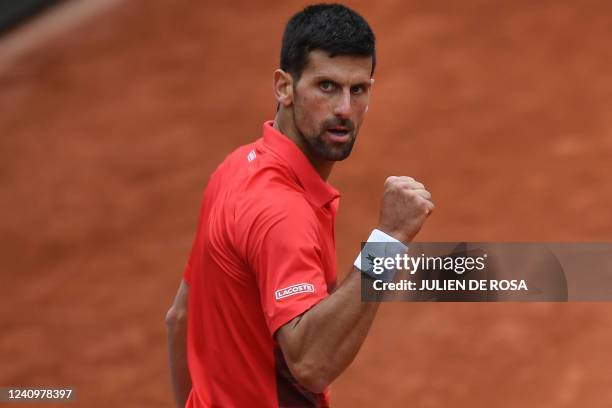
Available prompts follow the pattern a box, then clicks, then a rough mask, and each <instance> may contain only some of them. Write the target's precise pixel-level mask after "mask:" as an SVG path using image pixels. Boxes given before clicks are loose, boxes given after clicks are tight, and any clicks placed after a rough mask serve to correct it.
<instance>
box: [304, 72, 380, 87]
mask: <svg viewBox="0 0 612 408" xmlns="http://www.w3.org/2000/svg"><path fill="white" fill-rule="evenodd" d="M321 81H330V82H333V83H334V84H337V85H340V83H339V82H338V81H336V80H335V79H332V78H331V77H329V76H327V75H315V77H314V82H321ZM349 86H365V87H366V88H369V87H371V86H372V82H370V80H368V81H360V82H355V83H351V84H350V85H349Z"/></svg>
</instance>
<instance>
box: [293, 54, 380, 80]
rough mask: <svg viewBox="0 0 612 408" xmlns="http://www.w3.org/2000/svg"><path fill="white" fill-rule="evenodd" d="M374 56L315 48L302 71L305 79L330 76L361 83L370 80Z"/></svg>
mask: <svg viewBox="0 0 612 408" xmlns="http://www.w3.org/2000/svg"><path fill="white" fill-rule="evenodd" d="M371 73H372V57H368V56H366V57H362V56H353V55H336V56H334V57H330V56H329V53H327V52H326V51H322V50H314V51H311V52H310V53H309V54H308V64H307V65H306V67H305V68H304V71H303V72H302V78H304V79H316V78H328V79H332V80H335V81H337V82H340V83H343V82H346V83H361V82H368V81H369V80H370V74H371Z"/></svg>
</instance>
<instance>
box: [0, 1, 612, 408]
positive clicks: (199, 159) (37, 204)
mask: <svg viewBox="0 0 612 408" xmlns="http://www.w3.org/2000/svg"><path fill="white" fill-rule="evenodd" d="M13 3H15V2H14V1H13ZM346 4H347V5H349V6H351V7H353V8H355V9H356V10H357V11H359V12H360V13H362V14H363V15H364V16H365V17H366V19H368V21H369V22H370V23H371V25H372V27H373V29H374V31H375V33H376V35H377V39H378V61H379V65H378V66H377V69H376V73H375V78H376V84H375V88H374V93H373V96H372V101H371V104H370V110H369V113H368V117H367V119H366V122H365V124H364V126H363V128H362V131H361V133H360V137H359V139H358V142H357V145H356V150H355V152H354V154H353V155H352V156H351V158H350V159H348V160H347V161H345V162H343V163H341V164H339V165H337V166H336V169H335V171H334V173H333V175H332V179H331V180H330V181H331V183H332V184H333V185H334V186H336V187H337V188H338V189H339V190H340V191H341V192H342V200H341V205H340V212H339V215H338V220H337V226H336V231H337V243H338V270H339V273H340V274H341V275H342V276H344V274H345V273H346V271H348V268H349V267H350V265H351V263H352V261H353V259H354V257H355V255H356V254H357V252H358V250H359V242H360V241H361V240H362V239H366V238H367V236H368V233H369V232H370V230H371V229H372V228H373V227H374V226H375V224H376V221H377V217H378V206H379V202H380V194H381V192H382V185H383V181H384V179H385V178H386V176H388V175H410V176H414V177H415V178H418V179H420V180H423V181H424V182H425V184H426V185H427V187H428V189H429V190H430V191H431V192H432V193H433V196H434V201H435V203H436V205H437V208H436V212H435V213H434V214H433V216H432V217H431V218H430V219H429V221H428V222H427V224H426V226H425V228H424V229H423V231H422V232H421V234H420V235H419V237H418V238H419V240H421V241H521V242H525V241H526V242H530V241H553V242H584V241H610V240H611V235H612V211H611V208H612V47H611V45H610V42H611V40H612V3H610V2H609V1H597V0H586V1H581V2H577V1H539V2H532V1H509V0H506V1H498V2H490V1H486V0H467V1H461V2H457V1H451V0H446V1H435V2H431V1H395V0H381V1H379V2H376V3H374V2H366V1H350V2H348V3H346ZM303 5H305V3H303V2H283V1H271V0H266V1H258V2H252V1H226V2H212V3H210V2H197V1H186V0H176V1H172V2H169V1H162V0H149V1H144V0H131V1H122V0H112V1H111V0H91V1H85V0H80V1H79V0H73V1H64V2H58V3H57V4H55V5H53V6H52V7H47V8H45V9H44V10H41V11H40V12H38V14H37V15H36V16H34V17H31V18H29V19H27V20H24V21H22V22H21V23H20V24H19V25H17V26H12V27H10V28H9V29H6V30H4V31H3V32H2V34H1V35H0V155H1V156H0V159H1V160H0V179H1V180H2V193H1V198H0V205H1V206H2V210H3V216H2V218H0V228H1V231H2V233H1V235H0V239H1V241H0V253H1V258H2V267H1V274H0V279H1V284H0V287H1V288H2V289H1V290H2V296H1V301H0V302H1V303H0V323H1V324H0V386H21V387H26V386H47V387H51V386H69V387H73V388H75V389H76V392H77V402H76V403H74V404H72V405H70V406H79V407H92V408H96V407H100V408H101V407H169V406H172V394H171V389H170V382H169V371H168V368H167V353H166V337H165V327H164V315H165V312H166V310H167V308H168V307H169V305H170V303H171V301H172V298H173V296H174V294H175V291H176V289H177V287H178V285H179V281H180V279H181V274H182V270H183V266H184V264H185V262H186V260H187V255H188V252H189V249H190V246H191V242H192V239H193V235H194V233H195V229H196V222H197V216H198V208H199V204H200V199H201V195H202V191H203V188H204V186H205V185H206V181H207V179H208V176H209V175H210V174H211V172H212V171H213V170H214V169H215V167H216V166H217V165H218V164H219V163H220V162H221V161H222V160H223V158H224V157H225V156H226V155H227V154H228V153H229V152H230V151H231V150H232V149H234V148H235V147H237V146H239V145H240V144H244V143H247V142H249V141H252V140H254V139H255V138H258V137H259V135H260V129H261V124H262V122H263V121H264V120H267V119H271V118H272V117H273V115H274V113H275V107H276V105H275V101H274V98H273V94H272V72H273V71H274V69H275V68H276V67H277V64H278V56H279V53H280V40H281V35H282V30H283V28H284V24H285V23H286V21H287V19H288V18H289V17H290V16H291V15H292V14H293V13H295V12H296V11H298V10H299V9H300V8H301V7H302V6H303ZM611 341H612V305H611V304H607V303H569V304H557V303H523V304H516V303H514V304H510V303H506V304H499V303H498V304H494V303H487V304H485V303H482V304H462V303H446V304H438V303H419V304H417V303H392V304H384V305H383V306H382V307H381V310H380V312H379V315H378V317H377V320H376V322H375V324H374V327H373V329H372V331H371V334H370V335H369V337H368V339H367V341H366V343H365V345H364V346H363V349H362V351H361V352H360V354H359V355H358V357H357V358H356V360H355V362H354V363H353V364H352V366H351V367H350V368H349V369H348V371H347V372H346V373H345V374H343V375H342V376H341V377H340V378H339V379H338V380H337V381H336V382H335V383H334V384H333V386H332V403H333V406H335V407H422V408H438V407H440V408H442V407H454V408H460V407H462V408H463V407H470V408H472V407H502V408H510V407H553V408H557V407H559V408H561V407H610V406H612V387H611V383H612V365H611V364H610V344H611ZM45 406H54V404H45ZM57 406H67V405H65V404H61V405H60V404H58V405H57Z"/></svg>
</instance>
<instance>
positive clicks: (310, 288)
mask: <svg viewBox="0 0 612 408" xmlns="http://www.w3.org/2000/svg"><path fill="white" fill-rule="evenodd" d="M314 291H315V287H314V285H313V284H311V283H298V284H297V285H291V286H288V287H286V288H284V289H279V290H277V291H276V292H275V293H274V297H275V298H276V300H280V299H283V298H286V297H289V296H293V295H297V294H298V293H304V292H312V293H314Z"/></svg>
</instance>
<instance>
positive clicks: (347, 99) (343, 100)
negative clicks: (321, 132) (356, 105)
mask: <svg viewBox="0 0 612 408" xmlns="http://www.w3.org/2000/svg"><path fill="white" fill-rule="evenodd" d="M334 114H335V115H336V116H338V117H340V118H342V119H348V118H350V116H351V92H350V90H349V89H344V90H343V91H342V93H341V94H340V95H338V100H337V101H336V106H335V108H334Z"/></svg>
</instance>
